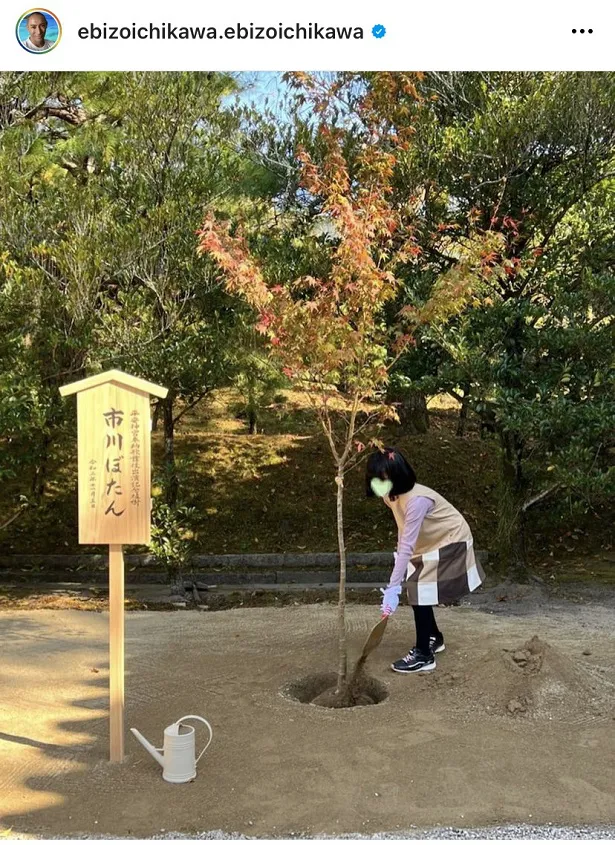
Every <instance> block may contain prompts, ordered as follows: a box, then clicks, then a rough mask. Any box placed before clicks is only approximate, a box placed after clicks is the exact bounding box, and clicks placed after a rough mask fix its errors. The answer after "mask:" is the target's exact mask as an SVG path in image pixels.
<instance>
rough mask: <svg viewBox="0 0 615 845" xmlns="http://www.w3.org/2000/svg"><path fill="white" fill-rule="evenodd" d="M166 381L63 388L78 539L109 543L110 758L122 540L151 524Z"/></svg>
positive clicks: (115, 746) (115, 747)
mask: <svg viewBox="0 0 615 845" xmlns="http://www.w3.org/2000/svg"><path fill="white" fill-rule="evenodd" d="M167 392H168V391H167V388H165V387H159V386H158V385H156V384H151V383H150V382H149V381H145V380H144V379H141V378H136V377H135V376H130V375H128V374H127V373H123V372H121V371H120V370H108V371H107V372H106V373H100V374H99V375H96V376H91V377H90V378H86V379H82V380H81V381H76V382H73V383H72V384H67V385H64V387H61V388H60V393H61V394H62V396H70V395H71V394H73V393H76V394H77V445H78V455H79V458H78V471H79V482H78V484H79V542H80V543H82V544H89V543H91V544H94V545H99V544H101V543H105V544H108V545H109V692H110V720H109V721H110V746H111V747H110V760H111V762H114V763H119V762H121V761H122V760H123V759H124V556H123V553H122V545H123V544H125V543H129V544H138V545H147V544H148V543H149V542H150V531H151V528H150V526H151V456H150V437H151V435H150V430H151V424H150V409H149V397H150V394H151V395H153V396H158V397H159V398H161V399H164V398H165V396H166V395H167Z"/></svg>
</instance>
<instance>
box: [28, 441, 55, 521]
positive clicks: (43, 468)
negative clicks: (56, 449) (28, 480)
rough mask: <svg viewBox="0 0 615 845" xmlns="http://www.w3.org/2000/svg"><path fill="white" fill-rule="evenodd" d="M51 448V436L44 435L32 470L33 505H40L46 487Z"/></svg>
mask: <svg viewBox="0 0 615 845" xmlns="http://www.w3.org/2000/svg"><path fill="white" fill-rule="evenodd" d="M50 446H51V435H49V434H44V435H43V436H42V438H41V441H40V446H39V456H40V457H39V459H38V461H37V464H36V467H35V469H34V476H33V478H32V486H31V490H32V496H33V498H34V503H35V504H36V505H40V503H41V501H42V499H43V496H44V495H45V489H46V486H47V471H48V468H49V447H50Z"/></svg>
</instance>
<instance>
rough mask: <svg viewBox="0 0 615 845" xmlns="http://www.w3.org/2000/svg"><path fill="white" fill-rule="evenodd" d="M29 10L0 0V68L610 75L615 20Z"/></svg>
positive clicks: (498, 8) (418, 9)
mask: <svg viewBox="0 0 615 845" xmlns="http://www.w3.org/2000/svg"><path fill="white" fill-rule="evenodd" d="M30 2H32V0H21V2H15V0H3V2H2V4H1V8H0V70H43V69H44V70H236V71H240V70H268V71H271V70H287V69H305V70H359V69H360V70H425V71H427V70H612V69H613V65H614V59H613V56H614V54H615V50H614V46H613V45H614V43H615V25H614V23H615V13H614V11H613V3H611V2H608V3H607V2H604V0H586V2H583V3H572V2H563V3H562V2H553V0H549V2H541V1H540V0H515V2H514V3H504V2H499V3H497V2H494V1H493V0H470V2H467V3H464V2H462V0H459V1H458V2H453V1H452V0H437V2H433V3H424V2H422V3H419V2H417V1H416V0H389V2H386V3H382V2H379V3H366V2H357V3H347V2H345V3H339V2H338V3H331V2H322V0H313V1H312V2H309V3H300V4H299V3H288V2H264V3H261V4H258V3H254V2H245V0H241V1H240V2H237V0H235V2H233V0H231V1H230V2H227V3H203V2H198V3H197V2H191V0H175V2H172V3H165V4H160V3H155V2H151V0H150V2H144V1H143V0H125V2H119V0H111V2H86V3H84V2H75V0H43V2H44V3H45V6H44V7H32V6H28V4H29V3H30ZM39 10H40V11H39ZM28 13H30V14H28ZM28 26H30V28H31V29H32V34H31V35H30V30H29V29H28ZM32 39H33V40H32Z"/></svg>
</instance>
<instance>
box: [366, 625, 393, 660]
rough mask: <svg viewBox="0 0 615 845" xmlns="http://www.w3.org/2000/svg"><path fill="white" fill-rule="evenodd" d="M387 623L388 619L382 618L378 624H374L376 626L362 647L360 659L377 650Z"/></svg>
mask: <svg viewBox="0 0 615 845" xmlns="http://www.w3.org/2000/svg"><path fill="white" fill-rule="evenodd" d="M388 621H389V617H388V616H383V617H382V619H380V621H379V622H376V624H375V625H374V627H373V628H372V630H371V631H370V633H369V636H368V638H367V639H366V640H365V645H364V646H363V652H362V654H361V658H363V659H364V658H366V657H367V655H368V654H371V653H372V651H373V650H374V649H375V648H378V646H379V645H380V643H381V641H382V638H383V636H384V632H385V630H386V627H387V622H388Z"/></svg>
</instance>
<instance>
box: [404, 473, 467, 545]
mask: <svg viewBox="0 0 615 845" xmlns="http://www.w3.org/2000/svg"><path fill="white" fill-rule="evenodd" d="M415 496H426V497H427V498H428V499H432V500H433V502H434V503H435V504H434V507H433V508H432V510H431V511H430V512H429V513H428V514H427V516H426V517H425V519H424V520H423V524H422V525H421V530H420V532H419V536H418V539H417V541H416V548H415V550H414V554H415V555H422V554H425V553H426V552H430V551H433V550H434V549H441V548H442V546H447V545H448V544H449V543H461V542H465V541H466V540H469V541H470V542H472V532H471V531H470V526H469V525H468V523H467V522H466V521H465V519H464V518H463V517H462V515H461V514H460V513H459V511H458V510H457V508H454V507H453V506H452V505H451V504H450V502H447V501H446V499H445V498H444V496H441V495H440V494H439V493H436V491H435V490H432V489H431V488H430V487H425V486H424V485H423V484H415V485H414V487H413V488H412V490H410V492H409V493H402V495H401V496H398V497H397V499H396V500H395V501H394V502H391V503H390V507H391V510H392V511H393V515H394V516H395V522H396V523H397V534H398V541H399V538H400V537H401V534H402V532H403V530H404V519H405V512H406V506H407V504H408V500H409V499H412V498H414V497H415Z"/></svg>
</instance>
